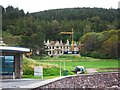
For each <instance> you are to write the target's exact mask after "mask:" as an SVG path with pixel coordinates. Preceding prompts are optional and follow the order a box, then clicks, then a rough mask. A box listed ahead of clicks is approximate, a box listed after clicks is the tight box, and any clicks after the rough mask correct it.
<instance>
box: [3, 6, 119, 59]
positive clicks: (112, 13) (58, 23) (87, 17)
mask: <svg viewBox="0 0 120 90" xmlns="http://www.w3.org/2000/svg"><path fill="white" fill-rule="evenodd" d="M118 12H119V9H112V8H111V9H103V8H66V9H54V10H46V11H41V12H36V13H29V12H27V13H24V10H19V8H14V7H12V6H8V7H7V8H4V7H2V14H3V20H2V28H3V40H4V42H5V43H6V44H8V45H11V46H24V47H28V48H31V49H33V51H34V52H36V50H39V51H40V52H41V53H40V55H44V53H43V52H44V43H43V42H44V40H47V39H49V40H60V39H62V40H63V42H66V39H69V40H71V37H70V36H65V35H64V36H63V35H60V32H63V31H71V30H72V28H73V29H74V32H75V33H74V39H75V41H77V42H78V43H79V42H81V43H82V44H84V46H83V47H82V51H81V54H83V55H84V54H86V55H88V56H92V57H96V58H117V57H118V53H116V55H113V54H112V53H113V52H112V51H110V52H109V53H106V52H107V50H106V51H104V50H105V48H106V49H107V48H108V49H110V48H117V46H116V45H117V44H118V43H117V39H118V37H117V32H118V31H119V29H120V25H119V23H118V22H119V21H120V20H119V19H118V17H119V14H118ZM110 33H112V34H113V35H112V34H110ZM114 33H115V34H114ZM106 34H107V35H108V36H109V37H107V35H106ZM109 34H110V35H109ZM106 38H107V39H106ZM101 40H102V41H101ZM112 46H113V47H112ZM102 50H103V51H102ZM114 50H117V49H114ZM108 51H109V50H108ZM101 52H102V54H103V55H101ZM103 52H104V53H103ZM34 54H35V53H34ZM96 54H97V55H98V57H97V55H96ZM114 54H115V53H114Z"/></svg>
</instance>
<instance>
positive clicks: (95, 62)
mask: <svg viewBox="0 0 120 90" xmlns="http://www.w3.org/2000/svg"><path fill="white" fill-rule="evenodd" d="M38 61H39V62H41V63H42V62H43V63H50V64H57V65H59V66H60V62H61V66H62V69H64V68H65V69H67V70H69V71H71V70H74V68H75V66H84V67H85V68H118V63H120V60H119V61H118V60H117V59H94V58H91V57H78V56H74V55H63V56H60V57H53V58H48V59H45V60H38Z"/></svg>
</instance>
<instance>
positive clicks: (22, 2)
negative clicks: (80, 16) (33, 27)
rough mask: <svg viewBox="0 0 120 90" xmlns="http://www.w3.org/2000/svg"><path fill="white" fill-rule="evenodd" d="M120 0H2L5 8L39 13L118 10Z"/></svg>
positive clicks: (0, 1) (0, 0)
mask: <svg viewBox="0 0 120 90" xmlns="http://www.w3.org/2000/svg"><path fill="white" fill-rule="evenodd" d="M119 1H120V0H0V5H2V6H3V7H4V8H6V7H7V6H11V5H12V6H13V7H14V8H16V7H18V8H19V9H23V10H24V12H25V13H26V12H30V13H31V12H38V11H44V10H49V9H60V8H74V7H91V8H92V7H98V8H107V9H109V8H114V9H117V8H118V2H119Z"/></svg>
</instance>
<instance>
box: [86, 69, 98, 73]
mask: <svg viewBox="0 0 120 90" xmlns="http://www.w3.org/2000/svg"><path fill="white" fill-rule="evenodd" d="M86 71H87V73H96V72H97V69H96V68H87V69H86Z"/></svg>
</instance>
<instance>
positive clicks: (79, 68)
mask: <svg viewBox="0 0 120 90" xmlns="http://www.w3.org/2000/svg"><path fill="white" fill-rule="evenodd" d="M73 72H74V73H76V74H82V73H84V72H85V68H84V66H76V67H75V70H74V71H73Z"/></svg>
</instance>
